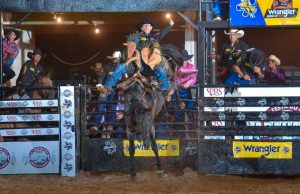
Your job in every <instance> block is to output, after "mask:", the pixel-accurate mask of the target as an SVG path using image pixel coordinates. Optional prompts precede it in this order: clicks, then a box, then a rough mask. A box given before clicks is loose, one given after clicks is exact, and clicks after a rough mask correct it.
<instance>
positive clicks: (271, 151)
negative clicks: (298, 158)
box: [232, 141, 293, 159]
mask: <svg viewBox="0 0 300 194" xmlns="http://www.w3.org/2000/svg"><path fill="white" fill-rule="evenodd" d="M232 151H233V156H234V158H267V159H292V158H293V145H292V142H245V141H233V144H232Z"/></svg>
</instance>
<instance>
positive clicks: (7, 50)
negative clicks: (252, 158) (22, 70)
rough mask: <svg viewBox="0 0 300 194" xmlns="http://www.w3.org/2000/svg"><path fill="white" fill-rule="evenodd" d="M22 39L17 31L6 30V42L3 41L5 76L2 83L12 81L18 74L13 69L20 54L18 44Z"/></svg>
mask: <svg viewBox="0 0 300 194" xmlns="http://www.w3.org/2000/svg"><path fill="white" fill-rule="evenodd" d="M19 37H20V31H18V30H16V29H5V30H4V41H3V66H2V68H3V69H2V70H3V73H4V76H3V77H2V76H1V77H2V83H5V82H7V81H8V80H10V79H12V78H13V77H14V76H15V75H16V74H15V72H14V71H13V70H12V69H11V66H12V65H13V63H14V60H15V58H16V57H17V56H18V54H19V50H20V48H19V46H18V44H17V43H16V40H18V39H19Z"/></svg>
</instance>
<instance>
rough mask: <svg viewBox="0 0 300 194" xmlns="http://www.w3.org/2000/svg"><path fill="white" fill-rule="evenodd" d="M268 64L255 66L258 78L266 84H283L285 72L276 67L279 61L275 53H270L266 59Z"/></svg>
mask: <svg viewBox="0 0 300 194" xmlns="http://www.w3.org/2000/svg"><path fill="white" fill-rule="evenodd" d="M267 62H268V65H267V67H265V68H258V67H257V68H255V72H256V73H257V74H258V76H259V78H260V79H262V80H264V81H265V83H266V84H270V85H280V84H285V72H284V70H283V69H281V68H280V67H278V66H279V65H280V64H281V61H280V59H279V58H278V57H276V56H275V55H270V56H269V57H268V59H267Z"/></svg>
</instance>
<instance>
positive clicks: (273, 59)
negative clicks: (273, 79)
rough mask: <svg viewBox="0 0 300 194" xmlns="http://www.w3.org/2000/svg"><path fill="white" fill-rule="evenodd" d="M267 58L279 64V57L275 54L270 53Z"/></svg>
mask: <svg viewBox="0 0 300 194" xmlns="http://www.w3.org/2000/svg"><path fill="white" fill-rule="evenodd" d="M268 60H272V61H275V64H276V65H280V64H281V62H280V59H279V58H278V57H276V56H275V55H270V56H269V57H268Z"/></svg>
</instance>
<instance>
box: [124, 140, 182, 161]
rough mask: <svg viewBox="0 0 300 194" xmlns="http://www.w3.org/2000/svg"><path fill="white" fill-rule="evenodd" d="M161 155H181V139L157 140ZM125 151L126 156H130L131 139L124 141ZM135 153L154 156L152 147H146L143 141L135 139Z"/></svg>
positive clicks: (140, 155)
mask: <svg viewBox="0 0 300 194" xmlns="http://www.w3.org/2000/svg"><path fill="white" fill-rule="evenodd" d="M156 143H157V148H158V155H159V156H179V140H156ZM123 148H124V149H123V151H124V155H125V156H129V141H128V140H124V141H123ZM134 148H135V154H134V156H138V157H154V156H155V155H154V152H153V151H152V149H151V146H150V148H149V149H146V148H145V147H144V145H143V142H142V141H137V140H135V141H134Z"/></svg>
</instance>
